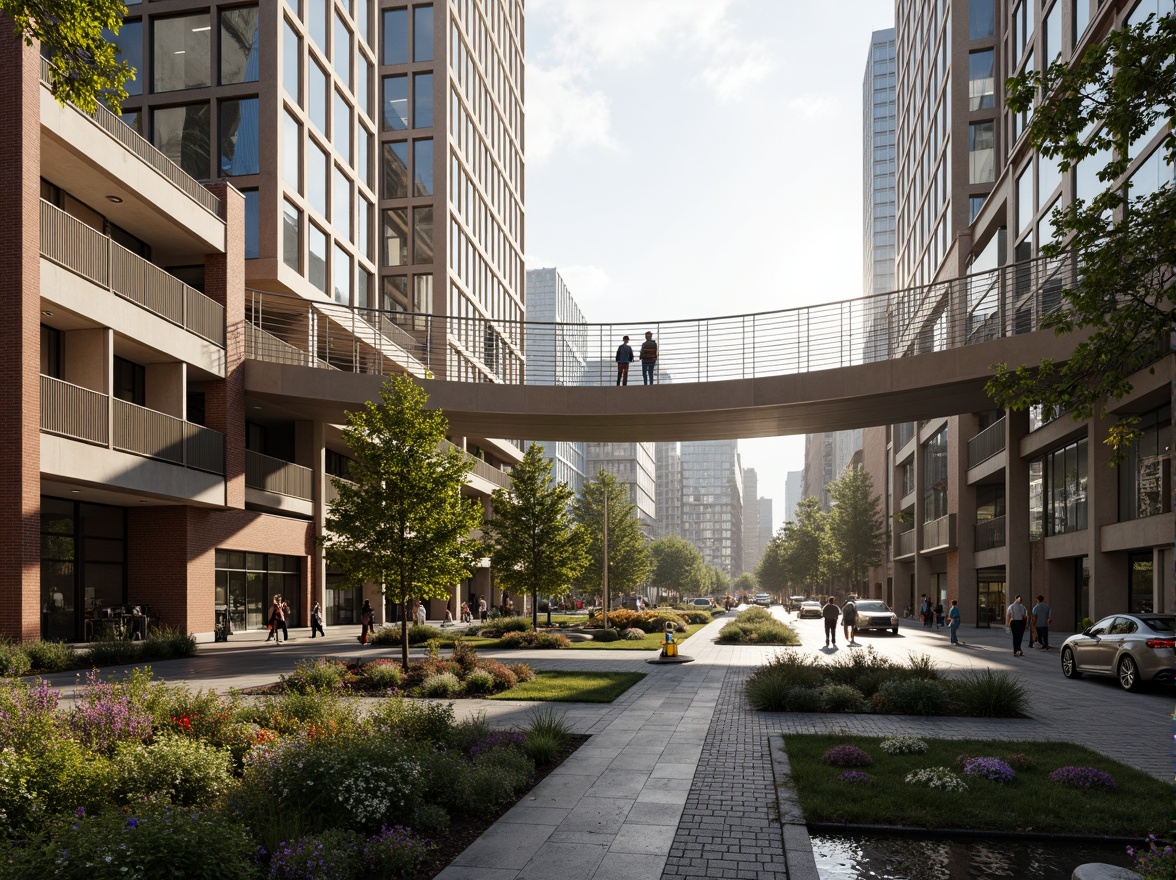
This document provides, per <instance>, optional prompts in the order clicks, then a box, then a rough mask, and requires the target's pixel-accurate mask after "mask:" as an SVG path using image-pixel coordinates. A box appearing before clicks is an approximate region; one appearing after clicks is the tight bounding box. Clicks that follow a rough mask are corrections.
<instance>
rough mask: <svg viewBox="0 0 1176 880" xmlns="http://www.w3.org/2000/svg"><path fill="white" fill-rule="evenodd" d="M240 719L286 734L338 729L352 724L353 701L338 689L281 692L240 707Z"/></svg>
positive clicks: (346, 727) (353, 716)
mask: <svg viewBox="0 0 1176 880" xmlns="http://www.w3.org/2000/svg"><path fill="white" fill-rule="evenodd" d="M239 716H240V719H241V720H242V721H248V722H252V723H254V724H257V725H258V726H259V727H263V728H265V729H267V730H273V731H275V732H276V733H278V734H280V735H281V736H289V735H291V734H295V733H298V732H300V731H303V730H310V729H314V730H316V731H326V730H331V731H340V730H345V729H349V728H351V727H353V726H354V725H355V712H354V702H353V701H352V700H350V699H347V698H345V697H343V695H342V694H340V693H339V692H338V691H312V692H310V693H306V694H299V693H282V694H278V695H276V696H272V697H266V698H265V699H263V700H261V701H260V702H258V703H256V704H255V705H253V706H250V707H245V708H242V709H241V711H240V713H239Z"/></svg>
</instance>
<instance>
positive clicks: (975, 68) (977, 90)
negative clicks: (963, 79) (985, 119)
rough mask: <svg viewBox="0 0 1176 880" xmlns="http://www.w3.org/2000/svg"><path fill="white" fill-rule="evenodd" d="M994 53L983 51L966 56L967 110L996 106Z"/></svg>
mask: <svg viewBox="0 0 1176 880" xmlns="http://www.w3.org/2000/svg"><path fill="white" fill-rule="evenodd" d="M995 59H996V51H995V50H994V49H984V50H983V51H980V52H971V53H969V55H968V109H969V110H988V109H990V108H992V107H994V106H996V88H995V85H996V60H995Z"/></svg>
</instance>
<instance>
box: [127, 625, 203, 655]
mask: <svg viewBox="0 0 1176 880" xmlns="http://www.w3.org/2000/svg"><path fill="white" fill-rule="evenodd" d="M141 644H142V647H141V648H140V649H139V657H140V659H142V660H147V661H151V660H172V659H175V658H177V657H194V656H196V651H197V650H198V646H197V644H196V636H194V635H192V634H191V633H186V632H181V631H180V630H178V629H172V628H171V627H166V626H162V627H156V628H155V629H153V630H151V634H150V635H149V636H147V638H146V639H145V640H144V641H143V642H142V643H141Z"/></svg>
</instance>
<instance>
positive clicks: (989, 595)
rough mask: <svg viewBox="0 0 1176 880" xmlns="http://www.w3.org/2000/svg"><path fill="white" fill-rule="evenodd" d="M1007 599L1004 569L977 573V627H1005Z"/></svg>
mask: <svg viewBox="0 0 1176 880" xmlns="http://www.w3.org/2000/svg"><path fill="white" fill-rule="evenodd" d="M1005 599H1006V584H1005V573H1004V569H994V570H991V571H978V572H976V626H992V624H993V623H996V625H997V626H1003V625H1004V614H1005V608H1006V607H1007V605H1008V603H1007V602H1006V600H1005Z"/></svg>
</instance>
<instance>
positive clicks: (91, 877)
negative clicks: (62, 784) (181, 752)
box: [7, 804, 256, 880]
mask: <svg viewBox="0 0 1176 880" xmlns="http://www.w3.org/2000/svg"><path fill="white" fill-rule="evenodd" d="M253 855H254V848H253V843H252V842H251V841H250V840H249V838H248V837H247V836H246V834H245V830H244V828H242V827H241V826H240V825H239V824H237V823H236V822H235V821H234V820H233V819H231V818H230V817H227V816H221V815H218V814H216V813H203V812H201V811H199V810H191V809H185V808H179V807H174V806H170V805H167V804H140V805H137V806H136V807H135V808H134V809H130V810H104V811H102V812H101V813H99V814H98V815H94V816H91V815H88V814H86V813H85V811H79V814H78V815H76V816H75V815H70V816H68V817H65V818H61V819H59V820H57V821H55V822H54V823H53V824H52V825H51V826H50V827H49V828H48V829H47V830H46V831H44V832H43V833H42V834H40V835H38V836H36V837H35V838H33V840H32V841H30V843H29V845H28V846H26V847H23V848H21V849H17V850H14V851H13V852H12V856H11V858H12V863H11V865H10V866H9V871H8V875H7V876H9V877H11V878H14V880H17V878H19V880H35V878H42V877H57V878H61V880H154V878H159V877H175V876H177V871H182V875H183V876H184V877H185V878H191V880H252V878H255V877H256V873H255V871H256V868H255V865H254V860H253Z"/></svg>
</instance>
